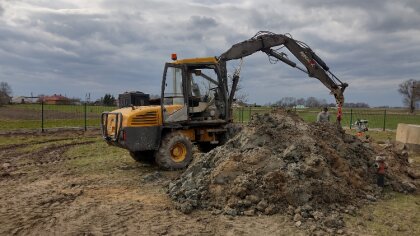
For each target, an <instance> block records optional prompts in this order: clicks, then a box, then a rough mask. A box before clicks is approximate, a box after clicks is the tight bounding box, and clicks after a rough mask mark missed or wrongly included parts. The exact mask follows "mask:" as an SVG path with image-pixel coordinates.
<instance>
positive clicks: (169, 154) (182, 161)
mask: <svg viewBox="0 0 420 236" xmlns="http://www.w3.org/2000/svg"><path fill="white" fill-rule="evenodd" d="M191 160H192V143H191V141H190V140H189V139H188V138H187V137H186V136H185V135H184V134H182V133H181V132H173V133H169V134H167V135H166V136H165V137H164V138H163V139H162V143H161V145H160V148H159V150H158V151H157V152H156V155H155V162H156V164H157V165H158V166H159V167H160V168H162V169H165V170H177V169H183V168H185V167H187V166H188V164H190V162H191Z"/></svg>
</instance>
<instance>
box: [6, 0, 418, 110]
mask: <svg viewBox="0 0 420 236" xmlns="http://www.w3.org/2000/svg"><path fill="white" fill-rule="evenodd" d="M260 30H268V31H272V32H275V33H282V34H283V33H290V34H291V35H292V36H293V37H294V38H295V39H298V40H300V41H303V42H305V43H307V44H308V45H309V46H310V47H311V48H312V49H313V50H314V51H315V52H316V53H317V54H318V55H319V56H320V57H321V58H322V59H323V60H324V61H325V62H326V63H327V64H328V65H329V67H330V68H331V71H332V72H333V73H335V74H336V75H337V76H338V77H339V78H340V79H341V80H342V81H345V82H347V83H348V84H349V87H348V89H347V91H346V92H345V97H346V101H347V102H366V103H368V104H370V105H371V106H380V105H390V106H401V105H402V102H401V101H402V99H401V96H400V95H399V94H398V92H397V87H398V84H399V83H401V82H402V81H404V80H407V79H420V1H419V0H399V1H395V0H369V1H367V0H352V1H347V0H342V1H340V0H324V1H322V0H300V1H298V0H283V1H278V0H277V1H274V0H267V1H261V0H259V1H257V0H249V1H244V0H233V1H229V0H225V1H221V0H204V1H199V0H190V1H172V0H163V1H155V0H153V1H152V0H150V1H149V0H101V1H93V0H89V1H87V0H54V1H51V0H24V1H23V0H22V1H19V0H0V81H5V82H8V83H9V85H11V87H12V90H13V95H14V96H20V95H24V96H29V95H30V94H31V93H33V94H34V95H37V94H54V93H57V94H63V95H64V94H66V95H67V96H69V97H79V98H83V99H84V97H85V94H86V93H91V95H92V98H94V99H96V98H98V97H101V96H103V95H104V94H105V93H112V94H114V95H118V94H119V93H122V92H125V91H132V90H138V91H143V92H146V93H151V94H159V93H160V91H159V90H160V83H161V79H162V70H163V66H164V63H165V62H167V61H170V54H171V53H177V54H178V58H190V57H202V56H218V55H220V54H221V53H223V52H224V51H225V50H227V49H228V48H229V47H230V46H231V45H232V44H235V43H237V42H240V41H243V40H246V39H248V38H250V37H252V36H253V35H254V34H255V33H256V32H258V31H260ZM289 55H290V53H289ZM237 64H238V62H237V61H234V62H231V63H229V70H230V71H232V70H233V69H234V67H235V66H236V65H237ZM241 80H242V81H241V83H242V87H243V90H242V91H243V92H244V93H247V94H249V99H248V100H249V102H256V103H259V104H264V103H267V102H273V101H276V100H279V99H280V98H281V97H285V96H291V97H309V96H314V97H317V98H323V99H327V101H329V102H333V101H334V99H333V97H332V96H331V95H330V94H329V91H328V90H327V89H326V88H325V87H324V86H323V85H322V84H321V83H320V82H319V81H317V80H316V79H311V78H309V77H307V76H306V75H305V74H303V73H302V72H300V71H297V70H295V69H293V68H290V67H288V66H287V65H285V64H280V63H278V64H274V65H273V64H270V63H269V61H268V58H267V56H266V55H265V54H263V53H256V54H254V55H252V56H250V57H247V58H245V59H244V63H243V68H242V73H241Z"/></svg>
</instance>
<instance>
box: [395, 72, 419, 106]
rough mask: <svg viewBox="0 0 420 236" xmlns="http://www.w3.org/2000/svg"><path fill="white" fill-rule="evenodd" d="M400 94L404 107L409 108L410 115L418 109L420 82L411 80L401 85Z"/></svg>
mask: <svg viewBox="0 0 420 236" xmlns="http://www.w3.org/2000/svg"><path fill="white" fill-rule="evenodd" d="M398 92H400V93H401V95H402V96H403V103H404V105H406V106H408V108H409V109H410V113H413V112H414V110H415V109H416V103H417V102H419V101H420V80H414V79H409V80H406V81H404V82H402V83H401V84H400V85H399V89H398Z"/></svg>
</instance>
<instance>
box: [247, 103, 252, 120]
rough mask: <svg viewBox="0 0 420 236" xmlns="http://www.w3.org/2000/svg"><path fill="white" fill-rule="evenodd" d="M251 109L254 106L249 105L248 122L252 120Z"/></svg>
mask: <svg viewBox="0 0 420 236" xmlns="http://www.w3.org/2000/svg"><path fill="white" fill-rule="evenodd" d="M251 109H252V107H249V115H248V124H249V122H250V121H251Z"/></svg>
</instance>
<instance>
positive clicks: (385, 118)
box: [383, 109, 386, 131]
mask: <svg viewBox="0 0 420 236" xmlns="http://www.w3.org/2000/svg"><path fill="white" fill-rule="evenodd" d="M385 127H386V109H385V110H384V128H383V131H385Z"/></svg>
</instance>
